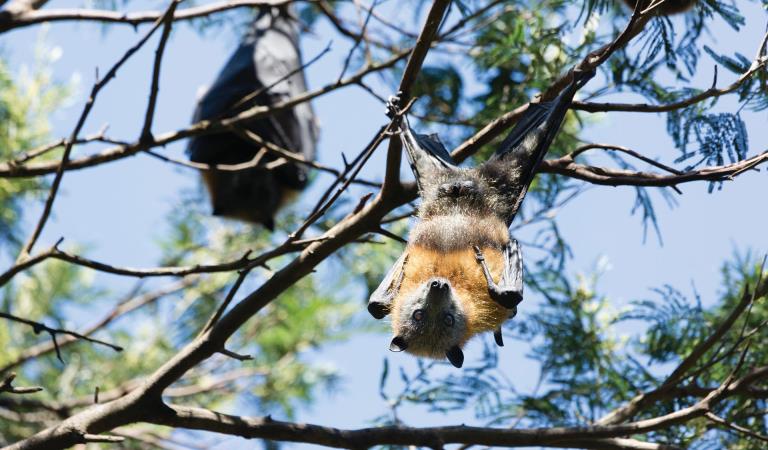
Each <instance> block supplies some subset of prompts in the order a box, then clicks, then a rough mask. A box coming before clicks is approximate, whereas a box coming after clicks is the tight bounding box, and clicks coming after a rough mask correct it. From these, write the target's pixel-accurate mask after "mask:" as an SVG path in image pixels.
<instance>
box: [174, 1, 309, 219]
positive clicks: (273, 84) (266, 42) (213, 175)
mask: <svg viewBox="0 0 768 450" xmlns="http://www.w3.org/2000/svg"><path fill="white" fill-rule="evenodd" d="M302 67H303V66H302V62H301V54H300V52H299V33H298V27H297V24H296V21H295V19H292V18H291V17H290V14H289V11H288V10H287V9H285V8H271V7H265V8H263V9H261V11H260V12H259V15H258V17H257V18H256V20H255V21H254V22H253V26H252V29H251V30H250V31H249V33H248V34H247V36H246V37H245V38H244V40H243V42H242V43H241V44H240V46H239V47H238V48H237V50H236V51H235V53H234V54H233V55H232V56H231V57H230V59H229V61H227V63H226V64H225V66H224V68H223V69H222V70H221V72H220V73H219V75H218V77H217V78H216V81H215V82H214V84H213V86H211V88H210V89H209V90H208V91H207V92H206V93H205V95H203V97H202V98H201V99H200V101H199V102H198V105H197V108H196V110H195V114H194V117H193V120H192V121H193V123H194V122H198V121H200V120H208V119H220V118H223V117H230V116H234V115H236V114H238V113H240V112H242V111H244V110H246V109H248V108H250V107H253V106H255V105H265V106H269V105H273V104H275V103H278V102H281V101H283V100H286V99H288V98H291V97H294V96H296V95H298V94H300V93H302V92H304V91H306V89H307V88H306V83H305V80H304V73H303V70H302ZM254 93H257V95H255V96H254V95H253V94H254ZM244 128H245V129H247V130H249V131H251V132H253V133H255V134H257V135H259V136H260V137H261V138H262V139H264V140H265V141H268V142H271V143H273V144H276V145H278V146H280V147H282V148H284V149H287V150H290V151H293V152H295V153H298V154H300V155H301V156H303V157H304V159H306V160H308V161H313V160H314V158H315V144H316V141H317V134H318V132H317V125H316V120H315V115H314V113H313V111H312V108H311V106H310V105H309V103H301V104H298V105H296V106H294V107H293V108H290V109H286V110H283V111H280V112H277V113H274V114H272V115H269V116H268V117H265V118H261V119H256V120H253V121H250V122H248V123H247V124H246V125H245V126H244ZM260 152H261V153H260ZM187 154H188V155H189V157H190V159H191V160H192V161H194V162H198V163H204V164H211V165H217V164H222V165H231V164H240V163H247V162H250V161H253V160H254V158H257V155H259V154H260V155H261V156H260V162H259V164H258V165H257V166H256V167H251V168H247V169H243V170H238V171H224V170H206V171H203V172H202V178H203V181H204V182H205V185H206V187H207V188H208V192H209V194H210V198H211V204H212V207H213V208H212V209H213V215H214V216H223V217H230V218H235V219H240V220H244V221H247V222H253V223H261V224H263V225H264V226H265V227H266V228H268V229H270V230H271V229H272V228H273V227H274V215H275V213H276V212H277V210H278V208H279V207H280V206H281V205H283V204H284V203H285V202H286V201H287V200H288V199H289V198H290V197H291V195H292V194H293V193H295V192H298V191H299V190H301V189H303V188H304V187H305V186H306V184H307V169H306V167H302V166H301V165H299V164H296V163H293V162H288V161H286V162H285V163H283V164H280V165H278V166H277V167H272V168H267V167H266V165H267V164H268V163H270V162H273V161H275V159H277V157H276V156H275V155H273V154H271V153H268V152H266V151H265V150H263V149H262V146H261V145H259V144H256V143H254V142H252V141H250V140H247V139H245V138H243V137H241V136H239V135H238V134H236V133H235V132H232V131H224V132H220V133H214V134H208V135H202V136H198V137H195V138H193V139H192V140H191V141H190V143H189V147H188V148H187Z"/></svg>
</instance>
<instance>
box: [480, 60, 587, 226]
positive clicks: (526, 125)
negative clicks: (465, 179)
mask: <svg viewBox="0 0 768 450" xmlns="http://www.w3.org/2000/svg"><path fill="white" fill-rule="evenodd" d="M593 76H594V72H577V71H574V72H573V80H572V81H571V83H570V84H569V85H568V86H567V87H566V88H565V89H564V90H563V91H562V92H561V93H560V95H558V96H557V98H555V99H554V100H552V101H551V102H544V103H535V104H531V105H530V106H529V107H528V109H527V110H526V111H525V113H524V114H523V117H522V118H520V120H519V121H518V122H517V125H515V128H513V129H512V131H511V132H510V134H509V136H507V138H506V139H504V141H503V142H502V143H501V146H500V147H499V149H498V150H497V151H496V153H494V155H493V156H492V157H491V158H490V159H489V160H488V162H486V163H485V164H484V166H483V170H484V171H487V172H492V174H493V175H492V178H495V179H501V180H503V182H502V184H503V185H504V190H505V192H504V195H505V196H506V197H507V199H508V200H507V202H506V203H507V205H506V208H507V210H506V211H505V212H504V215H505V217H507V223H508V224H509V223H511V222H512V219H513V218H514V216H515V214H516V213H517V210H518V209H519V207H520V204H521V203H522V201H523V198H524V197H525V194H526V192H527V190H528V186H529V185H530V184H531V181H533V177H534V176H535V175H536V169H537V168H538V166H539V163H540V162H541V160H542V159H543V158H544V155H545V154H546V153H547V150H548V149H549V146H550V145H552V141H553V140H554V138H555V136H556V135H557V132H558V131H559V130H560V125H561V124H562V123H563V119H564V118H565V113H566V112H567V111H568V108H569V107H570V104H571V100H573V96H574V94H576V91H578V90H579V89H580V88H581V87H582V86H584V84H586V82H587V81H589V79H591V78H592V77H593Z"/></svg>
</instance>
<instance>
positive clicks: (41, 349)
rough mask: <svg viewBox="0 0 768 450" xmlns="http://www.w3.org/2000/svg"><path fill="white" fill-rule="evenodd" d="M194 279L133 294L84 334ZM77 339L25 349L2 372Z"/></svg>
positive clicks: (98, 328) (100, 327) (64, 337)
mask: <svg viewBox="0 0 768 450" xmlns="http://www.w3.org/2000/svg"><path fill="white" fill-rule="evenodd" d="M194 281H195V279H194V278H188V279H185V280H180V281H177V282H174V283H171V284H169V285H167V286H164V287H161V288H159V289H157V290H155V291H151V292H147V293H145V294H140V295H137V296H132V297H131V298H129V299H127V300H124V301H122V302H120V303H118V304H117V305H116V306H115V307H114V308H113V309H112V310H111V311H109V312H108V313H107V314H105V315H104V317H102V318H101V319H100V320H99V321H98V322H96V323H94V324H93V325H91V326H90V327H88V328H87V329H85V331H83V335H84V336H92V335H93V334H94V333H96V332H97V331H99V330H101V329H104V328H105V327H106V326H107V325H109V324H110V323H112V322H114V321H115V320H117V319H119V318H121V317H122V316H124V315H126V314H128V313H130V312H133V311H135V310H137V309H139V308H142V307H144V306H146V305H149V304H151V303H154V302H156V301H158V300H160V299H162V298H164V297H166V296H168V295H170V294H174V293H176V292H178V291H180V290H182V289H184V288H186V287H189V286H190V285H191V284H192V283H193V282H194ZM76 341H77V338H76V337H74V336H70V335H65V336H63V337H62V338H61V340H59V341H57V345H54V344H53V342H52V341H46V342H41V343H40V344H37V345H33V346H32V347H29V348H27V349H25V350H23V351H22V352H21V354H19V355H18V356H16V357H15V358H14V359H13V360H11V361H8V362H6V363H5V364H4V365H3V366H1V367H0V374H2V373H5V372H7V371H9V370H11V369H13V368H14V367H18V366H20V365H21V364H24V363H25V362H27V361H30V360H32V359H35V358H38V357H40V356H43V355H45V354H48V353H50V352H52V351H54V350H56V347H57V346H58V348H59V350H61V349H62V348H64V347H66V346H68V345H70V344H72V343H73V342H76ZM103 398H104V396H102V399H103Z"/></svg>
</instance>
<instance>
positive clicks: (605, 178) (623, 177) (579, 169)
mask: <svg viewBox="0 0 768 450" xmlns="http://www.w3.org/2000/svg"><path fill="white" fill-rule="evenodd" d="M766 161H768V152H763V153H760V154H758V155H755V156H753V157H751V158H747V159H745V160H742V161H739V162H737V163H734V164H728V165H724V166H712V167H704V168H701V169H698V170H691V171H688V172H683V173H680V174H671V175H667V174H659V173H653V172H642V171H640V172H638V171H633V170H623V169H610V168H605V167H595V166H587V165H584V164H579V163H576V162H574V161H573V158H572V157H571V156H570V155H566V156H563V157H560V158H557V159H547V160H544V161H542V162H541V165H540V166H539V171H540V172H544V173H556V174H560V175H565V176H568V177H571V178H576V179H579V180H584V181H588V182H590V183H593V184H599V185H605V186H657V187H665V186H676V185H678V184H681V183H690V182H692V181H727V180H732V179H733V178H734V177H736V176H738V175H740V174H742V173H744V172H746V171H748V170H750V169H754V168H755V167H756V166H758V165H760V164H763V163H765V162H766Z"/></svg>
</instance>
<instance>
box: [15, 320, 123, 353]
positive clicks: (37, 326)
mask: <svg viewBox="0 0 768 450" xmlns="http://www.w3.org/2000/svg"><path fill="white" fill-rule="evenodd" d="M0 318H2V319H7V320H11V321H14V322H19V323H23V324H25V325H29V326H30V327H32V329H33V330H34V331H35V334H40V333H42V332H46V333H48V334H49V335H50V336H51V340H52V341H53V345H54V349H55V350H56V356H57V357H58V358H59V361H61V362H64V360H63V359H62V357H61V352H60V348H59V344H58V342H57V341H56V336H57V335H59V334H65V335H69V336H72V337H73V338H76V339H82V340H84V341H88V342H92V343H94V344H99V345H103V346H105V347H109V348H111V349H112V350H114V351H116V352H122V351H123V347H120V346H119V345H115V344H110V343H109V342H104V341H102V340H99V339H94V338H91V337H88V336H85V335H82V334H80V333H75V332H74V331H69V330H64V329H61V328H51V327H49V326H47V325H45V324H42V323H40V322H35V321H34V320H29V319H24V318H22V317H18V316H14V315H13V314H8V313H4V312H0Z"/></svg>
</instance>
